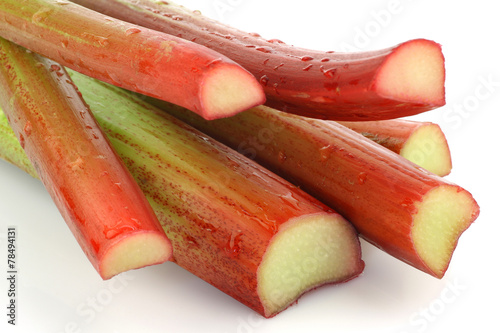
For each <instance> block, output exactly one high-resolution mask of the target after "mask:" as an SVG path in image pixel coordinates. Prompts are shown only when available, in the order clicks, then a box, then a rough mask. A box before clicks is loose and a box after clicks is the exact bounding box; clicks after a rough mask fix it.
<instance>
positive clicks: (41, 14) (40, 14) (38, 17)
mask: <svg viewBox="0 0 500 333" xmlns="http://www.w3.org/2000/svg"><path fill="white" fill-rule="evenodd" d="M51 13H52V10H51V9H50V8H41V9H39V10H38V11H37V12H36V13H35V14H33V16H32V17H31V21H32V22H33V23H40V22H42V21H43V20H45V19H46V18H47V17H48V16H49V15H50V14H51Z"/></svg>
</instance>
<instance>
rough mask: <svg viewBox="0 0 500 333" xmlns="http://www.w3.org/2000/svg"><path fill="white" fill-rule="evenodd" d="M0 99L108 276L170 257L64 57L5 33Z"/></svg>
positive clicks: (162, 235) (82, 242)
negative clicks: (32, 48)
mask: <svg viewBox="0 0 500 333" xmlns="http://www.w3.org/2000/svg"><path fill="white" fill-rule="evenodd" d="M0 105H1V106H2V108H3V109H4V110H5V114H6V115H7V119H8V121H9V125H10V127H12V129H13V130H14V133H15V134H16V137H17V140H19V143H20V146H21V147H22V148H23V149H24V150H25V151H26V154H27V156H28V158H29V159H30V161H31V163H32V164H33V166H34V167H35V170H36V174H37V175H38V176H39V177H40V179H41V180H42V182H43V184H44V185H45V187H46V188H47V190H48V192H49V193H50V195H51V197H52V199H53V200H54V202H55V204H56V206H57V207H58V209H59V211H60V212H61V215H62V216H63V218H64V220H65V221H66V223H67V224H68V226H69V228H70V229H71V231H72V232H73V235H74V236H75V238H76V239H77V241H78V243H79V244H80V246H81V248H82V249H83V251H84V252H85V254H86V255H87V257H88V258H89V260H90V262H91V263H92V265H93V266H94V267H95V269H96V270H97V271H98V273H99V274H100V275H101V277H102V278H103V279H109V278H111V277H112V276H114V275H116V274H119V273H121V272H124V271H127V270H130V269H135V268H140V267H144V266H148V265H153V264H159V263H163V262H165V261H167V260H169V259H170V257H171V252H172V247H171V244H170V242H169V240H168V239H167V238H166V237H165V233H164V232H163V231H162V229H161V226H160V224H159V222H158V219H157V218H156V216H155V214H154V212H153V210H152V208H151V206H150V205H149V203H148V201H147V200H146V198H145V197H144V194H143V193H142V191H141V190H140V188H139V187H138V185H137V183H136V182H135V181H134V179H133V178H132V176H131V175H130V173H129V172H128V170H127V169H126V167H125V166H124V164H123V163H122V161H121V160H120V158H119V157H118V156H117V155H116V153H115V151H114V150H113V148H112V147H111V146H110V144H109V142H108V140H107V139H106V137H105V135H104V133H103V132H102V131H101V129H100V127H99V125H98V124H97V123H96V121H95V119H94V118H93V116H92V114H91V113H90V110H89V109H88V107H87V105H86V104H85V102H84V101H83V100H82V98H81V96H80V95H79V93H78V90H77V89H76V87H75V86H74V84H73V82H72V81H71V78H70V77H69V76H68V74H67V73H66V71H65V70H64V69H63V68H62V67H61V66H60V65H59V64H57V63H55V62H53V61H51V60H48V59H46V58H43V57H41V56H38V55H37V54H34V53H32V52H28V51H27V50H25V49H24V48H21V47H19V46H17V45H15V44H13V43H11V42H9V41H7V40H5V39H2V38H0ZM2 128H3V129H2V131H5V128H6V125H5V121H4V122H3V125H2ZM9 140H11V141H12V137H10V139H9ZM2 144H6V145H7V146H11V147H13V146H12V142H2ZM11 149H13V151H10V152H8V153H9V154H10V155H11V156H12V159H9V160H10V161H11V162H13V163H19V160H15V159H16V158H18V157H16V153H17V155H19V152H20V150H19V147H17V146H16V147H13V148H11ZM20 165H21V166H22V168H23V169H27V168H28V164H27V163H26V161H23V162H22V163H20ZM30 173H32V174H33V172H32V170H31V169H30Z"/></svg>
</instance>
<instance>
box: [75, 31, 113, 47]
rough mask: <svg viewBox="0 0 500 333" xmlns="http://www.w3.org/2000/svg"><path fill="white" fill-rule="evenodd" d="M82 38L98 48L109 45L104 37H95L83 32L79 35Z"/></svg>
mask: <svg viewBox="0 0 500 333" xmlns="http://www.w3.org/2000/svg"><path fill="white" fill-rule="evenodd" d="M81 37H82V38H85V39H88V40H89V41H90V42H92V43H94V44H95V45H99V46H107V45H108V44H109V40H108V38H106V37H102V36H97V35H94V34H91V33H88V32H84V33H82V34H81Z"/></svg>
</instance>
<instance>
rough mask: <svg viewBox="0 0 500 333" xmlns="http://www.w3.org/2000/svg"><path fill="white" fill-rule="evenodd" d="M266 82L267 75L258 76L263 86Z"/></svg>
mask: <svg viewBox="0 0 500 333" xmlns="http://www.w3.org/2000/svg"><path fill="white" fill-rule="evenodd" d="M268 82H269V78H268V77H267V75H262V77H261V78H260V83H261V84H262V85H263V86H264V87H265V86H267V83H268Z"/></svg>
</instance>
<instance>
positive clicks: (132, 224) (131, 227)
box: [103, 219, 138, 239]
mask: <svg viewBox="0 0 500 333" xmlns="http://www.w3.org/2000/svg"><path fill="white" fill-rule="evenodd" d="M137 222H138V221H137V220H136V219H130V221H129V222H128V223H126V222H124V221H123V220H119V221H118V222H116V223H115V224H114V225H112V226H104V230H103V233H104V237H106V239H113V238H115V237H116V236H119V235H121V234H123V233H126V232H131V231H135V230H137V228H138V224H137Z"/></svg>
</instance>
